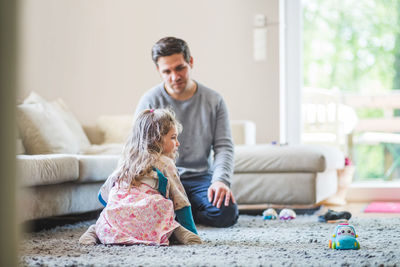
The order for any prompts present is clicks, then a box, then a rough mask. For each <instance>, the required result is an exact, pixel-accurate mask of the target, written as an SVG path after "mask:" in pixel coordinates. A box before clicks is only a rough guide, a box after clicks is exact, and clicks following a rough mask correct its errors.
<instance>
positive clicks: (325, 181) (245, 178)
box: [232, 170, 337, 205]
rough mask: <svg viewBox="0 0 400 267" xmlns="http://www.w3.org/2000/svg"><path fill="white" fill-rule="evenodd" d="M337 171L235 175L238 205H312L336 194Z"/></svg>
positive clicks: (234, 186)
mask: <svg viewBox="0 0 400 267" xmlns="http://www.w3.org/2000/svg"><path fill="white" fill-rule="evenodd" d="M336 188H337V176H336V170H331V171H326V172H323V173H306V172H304V173H301V172H299V173H284V172H282V173H235V174H234V175H233V178H232V191H233V193H234V195H235V199H236V201H237V203H238V204H280V205H313V204H315V203H318V202H320V201H322V200H324V199H326V198H328V197H330V196H331V195H333V194H334V193H335V192H336Z"/></svg>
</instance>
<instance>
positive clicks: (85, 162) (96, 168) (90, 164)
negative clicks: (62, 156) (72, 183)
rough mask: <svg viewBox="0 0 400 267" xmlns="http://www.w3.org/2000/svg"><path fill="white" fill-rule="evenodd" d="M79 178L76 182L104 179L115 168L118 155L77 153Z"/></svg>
mask: <svg viewBox="0 0 400 267" xmlns="http://www.w3.org/2000/svg"><path fill="white" fill-rule="evenodd" d="M76 158H77V160H78V161H79V179H78V181H77V182H80V183H84V182H94V181H105V180H106V179H107V178H108V176H109V175H110V174H111V173H112V172H113V171H114V170H115V168H116V167H117V164H118V160H119V155H79V156H76Z"/></svg>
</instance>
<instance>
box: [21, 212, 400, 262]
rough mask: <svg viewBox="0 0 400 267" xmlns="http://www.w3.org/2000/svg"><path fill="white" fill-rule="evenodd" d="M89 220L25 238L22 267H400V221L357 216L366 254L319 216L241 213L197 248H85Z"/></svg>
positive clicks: (204, 232) (205, 232)
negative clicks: (338, 243)
mask: <svg viewBox="0 0 400 267" xmlns="http://www.w3.org/2000/svg"><path fill="white" fill-rule="evenodd" d="M92 223H94V221H87V222H81V223H76V224H72V225H65V226H60V227H56V228H53V229H51V230H45V231H41V232H36V233H27V234H24V235H23V239H22V241H21V248H20V264H21V265H22V266H378V265H381V266H395V265H397V266H399V265H400V218H392V219H389V218H379V219H366V218H352V219H351V220H350V223H351V224H352V225H354V227H355V229H356V231H357V234H358V235H359V237H358V241H359V242H360V245H361V249H360V250H342V251H339V250H331V249H329V248H328V242H329V238H330V235H331V234H332V231H333V230H334V228H335V226H336V225H335V224H327V223H320V222H318V219H317V216H315V215H299V216H298V217H297V218H296V219H295V220H293V221H289V222H284V221H263V219H262V217H261V216H250V215H241V216H240V217H239V221H238V223H237V224H236V225H235V226H233V227H230V228H225V229H219V228H210V227H203V226H199V227H198V231H199V234H200V236H201V237H202V239H203V241H204V244H202V245H194V246H183V245H173V246H169V247H159V246H143V245H134V246H105V245H96V246H81V245H79V244H78V243H77V242H78V239H79V237H80V235H81V234H82V233H83V232H84V231H85V230H86V228H87V227H88V226H89V225H90V224H92Z"/></svg>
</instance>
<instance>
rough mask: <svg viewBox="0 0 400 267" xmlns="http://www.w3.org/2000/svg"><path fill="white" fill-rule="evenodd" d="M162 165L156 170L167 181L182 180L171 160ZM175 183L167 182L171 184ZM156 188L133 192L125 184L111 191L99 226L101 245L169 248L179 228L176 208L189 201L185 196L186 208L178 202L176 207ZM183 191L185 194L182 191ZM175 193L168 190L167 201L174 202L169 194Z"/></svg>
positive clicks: (141, 186)
mask: <svg viewBox="0 0 400 267" xmlns="http://www.w3.org/2000/svg"><path fill="white" fill-rule="evenodd" d="M171 163H172V167H171V165H170V164H171ZM159 165H160V166H157V167H160V168H159V170H161V171H162V172H163V173H164V174H166V177H168V176H167V175H169V176H170V177H171V176H176V177H172V178H173V179H174V178H175V179H176V178H177V179H179V177H178V176H177V174H176V167H175V165H174V164H173V161H172V160H170V159H165V157H163V160H162V161H161V162H160V164H159ZM171 171H173V173H171ZM174 173H175V174H174ZM154 176H155V177H151V178H154V179H158V176H157V174H156V173H155V172H154ZM173 179H169V178H168V180H169V182H170V180H173ZM155 184H156V183H155ZM179 184H180V182H179ZM180 185H181V184H180ZM154 188H157V187H155V186H150V185H148V184H145V183H142V184H141V185H140V186H138V187H133V186H132V187H131V188H130V189H129V185H127V184H124V183H121V184H119V186H118V184H116V185H114V186H113V187H112V188H111V190H110V192H109V195H108V201H107V206H106V207H105V208H104V209H103V211H102V212H101V214H100V217H99V219H98V220H97V223H96V234H97V236H98V238H99V239H100V241H101V243H103V244H147V245H169V240H168V238H169V237H170V235H171V234H172V232H173V230H175V228H177V227H179V226H180V224H179V223H178V222H177V221H176V220H175V219H174V206H176V205H178V206H179V207H180V206H182V205H186V200H187V197H186V195H184V201H183V202H184V204H181V205H180V204H179V201H178V203H173V202H172V201H171V200H170V199H167V198H165V197H164V196H162V195H161V194H160V193H159V192H158V190H156V189H154ZM179 189H180V188H179ZM181 189H182V190H183V192H184V189H183V187H182V188H181ZM173 191H174V190H173V189H172V188H171V187H168V195H169V196H168V197H171V198H172V199H174V198H173V196H172V195H170V194H172V193H173ZM178 191H181V190H178ZM181 202H182V201H181Z"/></svg>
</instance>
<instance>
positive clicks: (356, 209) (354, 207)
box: [324, 202, 400, 218]
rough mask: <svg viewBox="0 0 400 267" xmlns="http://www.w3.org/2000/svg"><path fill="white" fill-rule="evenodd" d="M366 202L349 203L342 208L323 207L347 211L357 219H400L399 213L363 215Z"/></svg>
mask: <svg viewBox="0 0 400 267" xmlns="http://www.w3.org/2000/svg"><path fill="white" fill-rule="evenodd" d="M368 204H369V203H367V202H350V203H347V204H346V205H344V206H325V207H324V209H325V210H328V209H332V210H335V211H344V210H345V211H349V212H350V213H351V214H352V215H353V216H354V217H359V218H400V213H369V212H368V213H365V212H364V209H365V208H366V207H367V205H368Z"/></svg>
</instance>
